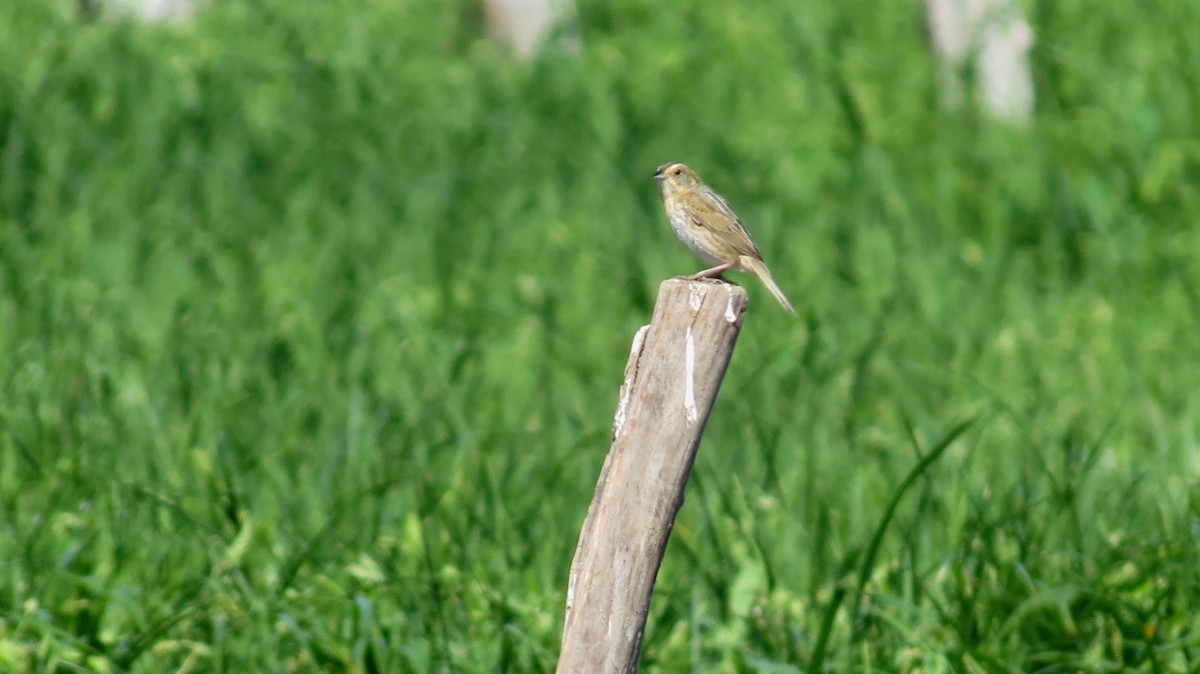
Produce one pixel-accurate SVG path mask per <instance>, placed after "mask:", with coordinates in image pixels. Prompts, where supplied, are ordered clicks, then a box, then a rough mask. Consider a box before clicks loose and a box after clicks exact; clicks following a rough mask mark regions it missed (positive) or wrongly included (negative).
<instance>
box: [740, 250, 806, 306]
mask: <svg viewBox="0 0 1200 674" xmlns="http://www.w3.org/2000/svg"><path fill="white" fill-rule="evenodd" d="M738 266H739V267H741V268H742V269H745V270H746V271H748V272H750V273H751V274H754V275H755V276H757V277H758V280H759V281H762V282H763V285H765V286H766V287H767V290H770V291H771V294H772V295H774V296H775V299H777V300H779V304H780V305H782V306H783V308H784V309H786V310H787V312H788V313H789V314H791V315H793V316H795V315H796V310H795V309H793V308H792V303H791V302H789V301H788V298H787V296H785V295H784V294H783V291H782V290H780V289H779V286H777V285H775V279H773V278H771V270H770V269H767V265H766V263H765V262H763V261H762V260H760V259H758V258H756V257H750V256H749V255H743V256H741V257H740V258H738Z"/></svg>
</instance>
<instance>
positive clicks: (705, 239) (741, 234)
mask: <svg viewBox="0 0 1200 674" xmlns="http://www.w3.org/2000/svg"><path fill="white" fill-rule="evenodd" d="M654 179H655V180H657V181H658V191H659V195H660V196H662V201H663V208H664V209H665V210H666V211H667V220H669V221H670V222H671V228H672V229H674V230H675V235H676V236H678V237H679V240H680V241H683V242H684V243H685V244H687V247H688V248H691V249H692V251H693V252H694V253H696V254H697V255H699V256H700V259H702V260H704V261H705V262H707V263H709V264H713V265H716V266H715V267H712V268H711V269H705V270H704V271H701V272H699V273H696V274H693V275H692V276H690V277H689V278H692V279H700V278H719V277H720V276H721V274H723V273H725V272H726V271H728V270H731V269H732V270H739V271H745V272H749V273H751V274H753V275H754V276H756V277H758V280H760V281H762V283H763V285H765V286H766V287H767V290H769V291H771V294H772V295H774V296H775V299H776V300H778V301H779V304H781V305H782V306H783V308H784V309H786V310H787V311H788V313H791V314H795V313H796V310H795V309H793V308H792V303H791V302H789V301H788V299H787V297H786V296H785V295H784V294H783V291H782V290H780V289H779V286H778V285H776V284H775V279H773V278H771V271H770V270H769V269H767V265H766V263H765V262H763V259H762V253H760V252H758V247H757V246H755V245H754V241H753V240H751V238H750V235H749V234H748V233H747V232H746V228H745V227H744V226H742V221H741V220H740V219H738V216H737V214H736V213H734V212H733V209H732V208H730V207H729V204H728V203H727V202H726V201H725V200H724V199H722V198H721V195H719V194H717V193H716V192H714V191H713V189H712V188H711V187H709V186H708V185H705V184H704V181H703V180H700V176H698V175H696V172H695V171H693V170H692V169H690V168H688V167H687V166H686V165H684V164H680V163H677V162H673V163H669V164H663V165H662V166H659V167H658V171H656V172H655V173H654Z"/></svg>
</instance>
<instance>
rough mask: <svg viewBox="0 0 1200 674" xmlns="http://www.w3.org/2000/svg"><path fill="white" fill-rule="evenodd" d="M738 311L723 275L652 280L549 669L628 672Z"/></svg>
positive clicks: (740, 297)
mask: <svg viewBox="0 0 1200 674" xmlns="http://www.w3.org/2000/svg"><path fill="white" fill-rule="evenodd" d="M745 311H746V292H745V291H744V290H742V289H741V288H739V287H738V286H735V285H731V284H729V283H725V282H722V281H711V280H701V281H688V280H684V279H668V280H667V281H664V282H663V284H662V285H661V286H660V287H659V291H658V302H657V304H656V305H655V307H654V316H653V318H652V319H651V321H650V325H648V326H643V327H642V329H641V330H639V331H638V333H637V335H636V336H635V337H634V340H633V348H632V350H631V353H630V355H629V362H628V364H626V366H625V380H624V383H622V385H621V393H620V398H619V401H618V403H617V413H616V418H615V419H614V420H613V440H612V447H611V448H610V449H609V452H608V457H607V458H606V459H605V460H604V467H603V468H602V469H601V471H600V479H599V481H598V482H597V483H596V494H595V496H594V497H593V498H592V503H591V505H590V506H589V507H588V512H587V517H586V518H585V519H584V522H583V528H582V530H581V531H580V534H579V545H578V547H576V549H575V558H574V560H573V561H572V562H571V576H570V581H569V584H568V587H567V612H566V620H565V624H564V627H563V641H562V651H561V652H560V654H559V659H558V669H557V672H558V673H559V674H608V673H630V672H634V671H636V670H637V661H638V655H639V653H640V652H641V645H642V630H643V629H644V628H645V625H646V614H647V611H648V610H649V606H650V593H651V590H653V588H654V579H655V576H656V575H657V574H658V567H659V564H660V562H661V561H662V557H663V553H664V551H665V550H666V546H667V538H668V536H670V533H671V526H672V524H673V523H674V522H675V514H676V513H677V512H678V511H679V507H680V506H681V505H682V504H683V490H684V487H685V486H686V485H687V479H688V475H689V474H690V473H691V470H692V462H693V461H694V460H695V457H696V447H697V446H698V445H699V444H700V435H701V433H702V432H703V431H704V423H705V422H706V421H707V420H708V413H709V410H711V409H712V404H713V401H714V400H715V399H716V397H717V389H718V388H719V387H720V386H721V379H722V378H723V377H724V376H725V367H726V366H727V365H728V364H729V358H730V356H732V355H733V346H734V343H735V342H736V341H737V336H738V331H739V330H740V328H741V325H742V317H743V315H744V314H745Z"/></svg>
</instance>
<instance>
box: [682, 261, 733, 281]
mask: <svg viewBox="0 0 1200 674" xmlns="http://www.w3.org/2000/svg"><path fill="white" fill-rule="evenodd" d="M732 267H733V263H732V262H726V263H725V264H719V265H717V266H715V267H713V268H712V269H705V270H704V271H699V272H696V273H695V274H692V275H691V276H689V277H687V280H689V281H699V280H700V279H702V278H721V274H724V273H725V272H727V271H729V270H730V269H731V268H732Z"/></svg>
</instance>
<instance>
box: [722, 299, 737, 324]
mask: <svg viewBox="0 0 1200 674" xmlns="http://www.w3.org/2000/svg"><path fill="white" fill-rule="evenodd" d="M725 322H726V323H729V324H731V325H732V324H734V323H737V322H738V310H737V307H736V306H734V295H733V293H727V294H726V295H725Z"/></svg>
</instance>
